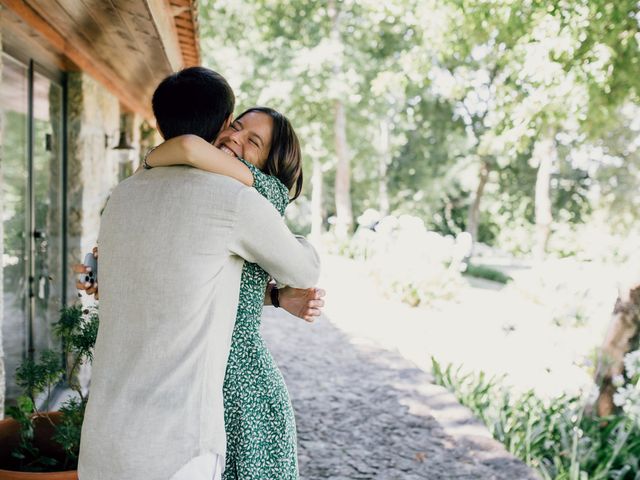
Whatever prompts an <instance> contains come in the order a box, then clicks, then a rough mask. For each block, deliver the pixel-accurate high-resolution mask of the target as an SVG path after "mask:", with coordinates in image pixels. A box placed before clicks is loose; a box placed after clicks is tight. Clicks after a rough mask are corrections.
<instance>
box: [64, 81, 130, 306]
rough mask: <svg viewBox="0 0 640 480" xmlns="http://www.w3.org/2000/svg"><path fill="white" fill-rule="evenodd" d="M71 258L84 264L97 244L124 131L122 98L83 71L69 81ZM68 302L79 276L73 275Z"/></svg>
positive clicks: (69, 221) (68, 180)
mask: <svg viewBox="0 0 640 480" xmlns="http://www.w3.org/2000/svg"><path fill="white" fill-rule="evenodd" d="M67 94H68V96H67V98H68V103H67V128H68V137H67V138H68V150H67V151H68V155H67V205H68V229H67V245H68V249H67V260H68V264H69V265H73V264H74V263H78V262H81V261H82V259H83V258H84V254H85V253H87V252H90V251H91V249H92V248H93V247H94V246H95V245H96V242H97V239H98V231H99V229H100V216H101V214H102V210H103V209H104V206H105V204H106V201H107V199H108V197H109V194H110V193H111V189H112V188H113V187H114V186H115V185H116V184H117V181H118V167H119V165H118V163H119V155H118V151H117V150H114V149H113V147H115V146H116V145H117V143H118V138H119V133H120V106H119V101H118V99H117V98H116V97H115V96H113V95H112V94H111V93H109V92H108V91H107V90H106V89H105V88H104V87H102V85H100V84H99V83H98V82H96V81H95V80H93V79H92V78H91V77H89V76H88V75H87V74H85V73H82V72H73V73H70V74H69V76H68V82H67ZM67 291H68V292H69V296H70V299H71V298H73V295H74V294H75V291H76V289H75V277H74V276H73V275H70V276H69V283H68V285H67Z"/></svg>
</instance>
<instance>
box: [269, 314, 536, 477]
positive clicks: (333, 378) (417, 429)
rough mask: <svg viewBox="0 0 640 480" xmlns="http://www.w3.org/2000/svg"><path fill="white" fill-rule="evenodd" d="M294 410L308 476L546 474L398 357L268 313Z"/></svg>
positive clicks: (320, 325) (323, 324) (321, 325)
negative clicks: (513, 453)
mask: <svg viewBox="0 0 640 480" xmlns="http://www.w3.org/2000/svg"><path fill="white" fill-rule="evenodd" d="M263 333H264V336H265V340H266V341H267V343H268V345H269V347H270V348H271V350H272V353H273V356H274V358H275V359H276V361H277V362H278V364H279V366H280V368H281V370H282V372H283V375H284V377H285V380H286V382H287V385H288V388H289V392H290V394H291V398H292V402H293V406H294V409H295V412H296V419H297V426H298V455H299V460H300V476H301V479H303V480H316V479H336V480H337V479H389V480H391V479H402V480H412V479H425V478H428V479H431V480H435V479H470V480H471V479H474V480H479V479H487V480H488V479H504V480H520V479H522V480H525V479H537V478H539V477H537V476H536V474H535V473H534V472H533V471H532V470H531V469H529V468H528V467H527V466H526V465H524V464H523V463H522V462H520V461H519V460H517V459H516V458H514V457H513V456H511V455H510V454H509V453H508V452H507V451H506V450H505V449H504V447H503V446H502V444H500V443H499V442H497V441H495V440H493V439H492V438H491V436H490V435H489V433H488V431H487V430H486V429H485V428H484V426H483V425H481V424H480V422H478V421H477V420H476V419H474V418H473V416H472V415H471V413H470V412H469V411H468V410H467V409H466V408H464V407H462V406H460V405H459V403H458V402H457V401H456V399H455V397H454V396H453V395H451V394H450V393H449V392H447V391H446V390H445V389H444V388H441V387H439V386H436V385H433V384H432V383H431V378H430V376H429V374H428V373H426V372H424V371H423V370H420V369H418V368H416V367H414V366H413V365H412V364H411V363H410V362H409V361H408V360H406V359H404V358H403V357H402V356H400V355H399V354H398V353H396V352H394V351H391V350H387V349H384V348H382V347H380V346H378V344H376V343H373V342H372V341H370V340H366V339H363V338H359V337H355V336H347V334H345V333H343V332H342V331H340V330H339V329H338V328H336V327H335V326H334V325H333V324H332V323H331V322H330V321H329V320H328V319H327V318H326V317H323V318H321V319H320V320H318V321H317V322H316V323H314V324H307V323H305V322H303V321H302V320H299V319H295V318H294V317H291V316H289V315H288V314H287V313H286V312H282V311H279V310H278V311H276V310H275V309H273V308H265V318H264V321H263Z"/></svg>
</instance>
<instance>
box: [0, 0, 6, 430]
mask: <svg viewBox="0 0 640 480" xmlns="http://www.w3.org/2000/svg"><path fill="white" fill-rule="evenodd" d="M1 23H2V5H0V24H1ZM0 52H2V29H0ZM0 84H2V55H0ZM3 121H4V118H3V114H2V111H1V110H0V259H2V258H3V254H4V245H3V242H4V231H3V228H2V227H3V221H2V219H3V218H4V215H3V211H2V205H3V204H4V202H3V198H2V191H3V188H2V185H3V183H2V148H1V146H2V126H3ZM2 269H3V267H2V264H0V419H2V418H3V417H4V395H5V373H4V351H3V349H2V341H3V340H2V318H3V314H4V290H3V285H4V278H3V276H2Z"/></svg>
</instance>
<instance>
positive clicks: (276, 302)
mask: <svg viewBox="0 0 640 480" xmlns="http://www.w3.org/2000/svg"><path fill="white" fill-rule="evenodd" d="M271 305H273V306H274V307H276V308H278V307H280V292H278V287H276V286H275V285H274V286H273V287H271Z"/></svg>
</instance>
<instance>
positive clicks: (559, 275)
mask: <svg viewBox="0 0 640 480" xmlns="http://www.w3.org/2000/svg"><path fill="white" fill-rule="evenodd" d="M639 10H640V3H638V2H637V1H636V0H619V1H615V2H606V1H589V0H572V1H560V0H556V1H549V2H537V1H531V0H511V1H508V0H503V1H472V0H466V1H456V0H441V1H431V0H391V1H385V2H381V1H376V0H362V1H353V0H344V1H339V0H333V1H301V0H287V1H275V0H253V1H251V0H247V1H242V2H238V1H236V0H202V1H201V2H200V38H201V52H202V56H203V59H204V60H203V63H204V65H205V66H208V67H211V68H214V69H215V70H218V71H220V72H221V73H223V74H224V75H225V76H226V77H227V78H228V79H229V81H230V83H231V85H232V87H233V88H234V90H235V92H236V94H237V98H238V104H239V105H238V107H239V108H238V112H240V111H241V110H243V109H244V108H246V107H249V106H252V105H256V104H259V105H267V106H270V107H274V108H276V109H278V110H280V111H281V112H282V113H284V114H285V115H286V116H287V117H288V118H289V119H290V120H291V122H292V123H293V126H294V128H295V129H296V131H297V133H298V136H299V138H300V141H301V144H302V148H303V152H304V161H305V168H304V174H305V187H304V195H303V196H302V197H301V198H299V199H297V200H296V201H295V202H293V203H292V204H291V205H290V206H289V208H288V213H287V219H288V222H289V224H290V226H291V228H292V230H294V231H296V232H298V233H303V234H309V235H310V236H311V238H313V239H314V241H315V242H316V244H317V245H319V246H320V247H321V249H322V251H323V265H324V274H323V278H322V283H321V286H322V287H323V288H325V289H326V290H327V292H328V294H327V307H326V318H325V319H324V320H323V321H329V322H332V323H333V324H334V325H335V326H337V327H338V328H339V329H341V330H343V331H345V332H352V333H357V334H358V335H361V336H366V337H370V338H371V339H373V340H375V341H377V342H379V343H380V344H382V345H384V346H385V347H388V348H391V349H397V350H398V351H399V352H400V353H401V354H402V355H403V356H405V357H406V358H408V359H410V360H411V361H413V362H414V363H415V364H416V365H417V366H419V367H420V368H423V369H425V370H428V371H432V370H433V374H434V378H435V381H437V382H439V383H442V384H444V385H446V386H447V387H449V388H451V389H452V390H454V391H455V392H456V394H457V396H458V397H459V399H460V400H461V401H462V402H463V403H465V404H466V405H469V406H470V407H471V408H472V409H473V410H474V411H475V412H476V414H477V415H478V416H479V417H480V418H481V419H482V420H483V421H485V423H487V426H488V427H489V429H490V430H491V432H492V433H493V434H494V435H495V436H496V438H498V439H499V440H501V441H503V442H504V443H505V445H507V448H509V450H511V451H512V452H513V453H515V454H516V455H518V456H520V457H521V458H522V459H523V460H525V461H527V462H528V463H529V464H530V465H532V466H534V467H536V468H537V469H538V471H539V472H540V473H541V474H542V475H543V476H545V478H567V479H568V478H571V479H574V478H575V479H578V478H580V479H582V478H639V477H638V476H637V475H638V474H637V472H638V468H639V467H638V462H639V460H640V433H639V430H638V422H639V417H640V387H639V384H638V379H639V376H640V353H639V352H638V351H637V349H638V336H639V329H638V327H639V324H640V269H639V267H640V262H639V261H638V260H639V259H640V257H639V256H638V247H639V245H640V222H639V221H638V217H639V215H640V209H639V207H640V188H639V186H640V104H639V102H638V91H639V87H640V51H639V48H638V45H639V43H640V33H639V24H640V13H639ZM616 302H618V303H617V305H618V308H617V309H616V310H615V312H614V306H615V305H616ZM634 350H635V353H634ZM630 352H631V353H630ZM625 355H626V357H624V356H625ZM623 358H624V360H623ZM449 366H451V367H450V368H449V369H448V368H447V367H449ZM481 372H484V374H485V376H484V377H483V376H481V375H482V374H481ZM530 390H532V391H533V392H534V393H533V395H532V394H530V393H529V394H528V393H527V392H529V391H530ZM598 415H600V416H598ZM601 417H606V420H602V418H601Z"/></svg>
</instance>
